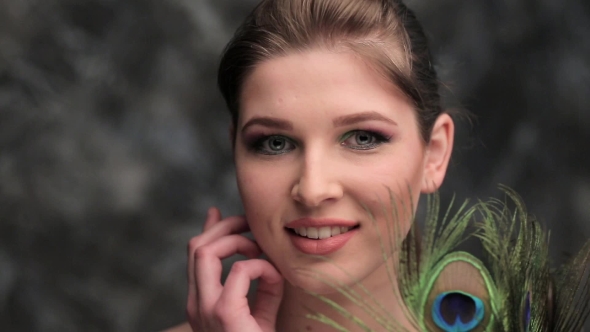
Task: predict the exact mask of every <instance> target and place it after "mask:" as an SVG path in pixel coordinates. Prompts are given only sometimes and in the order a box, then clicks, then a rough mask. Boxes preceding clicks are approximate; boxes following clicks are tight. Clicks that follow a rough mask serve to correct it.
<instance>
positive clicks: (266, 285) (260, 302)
mask: <svg viewBox="0 0 590 332" xmlns="http://www.w3.org/2000/svg"><path fill="white" fill-rule="evenodd" d="M283 288H284V280H283V277H282V276H281V275H280V274H279V273H278V271H277V272H276V274H275V275H273V276H272V278H268V279H264V278H261V279H259V281H258V288H257V290H256V302H255V303H254V310H253V311H252V316H253V317H254V319H255V320H256V322H257V323H258V325H259V326H260V327H261V329H262V330H263V331H274V330H275V326H276V321H277V313H278V311H279V307H280V305H281V301H282V299H283Z"/></svg>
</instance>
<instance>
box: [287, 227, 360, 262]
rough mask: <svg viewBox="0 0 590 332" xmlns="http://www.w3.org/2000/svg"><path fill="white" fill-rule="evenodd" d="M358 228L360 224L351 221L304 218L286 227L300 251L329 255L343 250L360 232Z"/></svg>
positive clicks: (292, 241) (294, 244)
mask: <svg viewBox="0 0 590 332" xmlns="http://www.w3.org/2000/svg"><path fill="white" fill-rule="evenodd" d="M357 226H358V223H356V222H354V221H350V220H343V219H325V218H324V219H312V218H302V219H297V220H294V221H291V222H289V223H287V224H286V226H285V227H286V228H287V232H288V234H289V238H290V240H291V243H292V244H293V246H294V247H295V248H296V249H298V250H299V251H301V252H303V253H305V254H309V255H328V254H331V253H333V252H335V251H337V250H339V249H341V248H342V247H343V246H344V245H345V244H346V243H347V242H348V241H349V240H350V239H351V238H352V237H353V236H354V235H355V234H356V233H357V232H358V227H357ZM336 229H338V231H336Z"/></svg>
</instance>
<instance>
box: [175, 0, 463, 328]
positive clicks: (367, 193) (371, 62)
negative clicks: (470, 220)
mask: <svg viewBox="0 0 590 332" xmlns="http://www.w3.org/2000/svg"><path fill="white" fill-rule="evenodd" d="M432 62H433V61H432V59H431V55H430V52H429V50H428V46H427V41H426V38H425V36H424V33H423V32H422V28H421V26H420V24H419V23H418V21H417V20H416V18H415V16H414V14H413V13H412V12H411V11H410V10H409V9H407V8H406V6H405V5H404V4H403V3H401V1H399V0H264V1H262V3H261V4H260V5H259V6H258V7H256V9H255V10H254V12H253V13H252V14H251V15H250V16H249V17H248V18H247V19H246V21H245V22H244V23H243V24H242V26H241V27H240V28H239V29H238V31H237V33H236V35H235V36H234V38H233V39H232V41H231V42H230V43H229V45H228V46H227V48H226V50H225V52H224V54H223V57H222V60H221V64H220V69H219V86H220V89H221V92H222V94H223V96H224V98H225V100H226V102H227V105H228V107H229V110H230V112H231V114H232V125H231V128H230V134H231V135H230V136H231V140H232V142H233V149H234V160H235V165H236V170H237V183H238V187H239V191H240V195H241V198H242V201H243V205H244V210H245V216H244V217H229V218H222V217H221V214H220V212H219V211H218V210H217V209H215V208H211V209H210V210H209V212H208V216H207V221H206V222H205V226H204V231H203V233H202V234H201V235H199V236H197V237H195V238H193V239H192V240H191V241H190V244H189V252H188V257H189V259H188V279H189V294H188V303H187V314H188V318H189V322H188V324H185V325H183V326H180V327H178V330H186V331H190V330H191V329H192V331H275V330H277V331H302V330H304V331H305V330H308V331H322V330H325V329H326V327H325V325H322V324H321V323H319V322H315V321H312V320H310V319H307V318H305V315H306V314H307V313H308V312H309V310H312V311H318V312H328V311H330V309H329V308H328V306H327V305H326V304H325V303H324V302H322V301H320V300H319V299H318V298H317V297H315V296H313V295H311V294H309V293H308V292H309V291H311V292H314V293H318V294H322V295H324V296H326V297H327V298H329V299H331V300H333V301H335V302H336V303H338V304H339V305H341V306H342V307H344V308H346V309H348V310H349V311H350V312H352V313H353V314H355V315H356V316H358V317H360V318H361V319H363V320H365V321H366V322H369V324H370V322H371V319H370V317H367V314H366V313H365V312H363V311H362V310H360V309H359V308H358V307H357V306H356V305H355V304H354V303H352V302H351V301H350V300H348V299H347V298H345V297H344V296H342V295H341V294H339V293H338V292H336V291H335V290H334V288H333V287H331V286H330V285H328V284H326V283H325V282H323V281H322V280H321V278H318V276H327V278H329V279H330V280H334V281H336V282H339V283H344V284H348V285H351V286H353V285H354V281H356V280H360V281H361V282H362V284H363V285H364V286H365V287H366V288H367V289H368V290H369V291H371V292H372V293H373V294H375V296H376V298H377V300H378V301H379V302H381V303H382V304H383V306H384V307H386V308H388V309H389V310H390V311H391V313H392V315H393V316H394V317H395V319H396V320H398V322H400V324H402V325H404V326H407V327H409V326H410V325H409V324H408V323H407V320H406V318H405V316H404V315H403V308H401V307H400V305H399V302H398V300H397V299H396V297H395V296H393V293H392V290H391V285H390V283H389V279H388V276H387V271H386V268H385V265H384V261H383V257H382V256H381V248H380V246H379V245H378V243H379V234H380V233H381V234H383V233H384V232H386V231H387V229H388V228H387V225H386V223H387V220H386V216H385V214H384V213H380V212H379V211H382V209H381V206H380V204H381V203H382V202H387V201H389V192H388V190H389V189H390V190H392V191H393V193H394V195H395V197H396V200H397V202H398V203H397V204H398V206H389V207H388V210H397V211H400V213H399V218H398V224H397V225H395V229H396V230H397V231H398V233H401V234H402V235H403V234H404V232H407V230H408V227H409V224H410V220H411V219H410V216H411V214H412V212H413V211H414V210H415V208H416V204H417V202H418V199H419V195H420V193H431V192H433V191H435V190H436V189H437V188H439V186H440V185H441V183H442V182H443V179H444V177H445V172H446V169H447V165H448V162H449V158H450V155H451V150H452V146H453V134H454V125H453V121H452V119H451V117H450V116H449V115H448V114H446V113H445V112H444V111H443V109H442V108H441V105H440V98H439V94H438V81H437V75H436V72H435V70H434V68H433V66H432ZM408 206H411V208H412V210H411V211H410V210H406V209H404V208H405V207H408ZM365 207H366V208H368V209H369V210H371V211H372V212H373V213H374V214H375V218H376V221H377V223H376V227H375V226H374V225H373V223H372V221H371V219H370V218H369V215H368V214H367V213H366V210H365ZM404 211H406V212H405V213H403V212H404ZM248 230H250V231H251V232H252V233H253V235H254V238H255V239H256V241H251V240H249V239H247V238H246V237H244V236H242V235H240V234H241V233H243V232H246V231H248ZM397 235H399V234H397ZM262 253H264V254H265V255H266V256H267V257H268V260H263V259H260V258H258V257H259V256H260V255H261V254H262ZM234 254H242V255H245V256H247V257H249V258H250V259H248V260H246V261H241V262H238V263H235V264H234V265H233V267H232V269H231V271H230V273H229V275H228V277H227V280H226V282H225V284H224V285H222V284H221V283H220V281H219V280H220V277H221V272H222V264H221V259H223V258H226V257H228V256H231V255H234ZM318 255H320V256H324V257H325V258H327V259H328V260H329V261H327V260H321V259H318V258H317V256H318ZM335 266H338V267H341V269H339V268H337V267H335ZM305 271H313V272H314V273H316V275H315V276H314V275H311V274H310V273H305ZM342 271H346V273H344V272H342ZM256 279H258V290H257V294H256V300H255V303H254V304H253V306H252V307H250V306H249V305H248V299H247V297H246V294H247V292H248V289H249V287H250V282H251V281H252V280H256ZM354 287H356V286H354ZM334 318H336V319H337V317H334ZM338 323H339V324H340V325H342V326H344V327H348V328H352V327H353V325H352V323H351V322H348V321H347V320H346V319H344V318H342V319H341V320H339V321H338ZM189 325H190V326H189ZM373 327H374V328H375V329H379V327H378V325H374V326H373Z"/></svg>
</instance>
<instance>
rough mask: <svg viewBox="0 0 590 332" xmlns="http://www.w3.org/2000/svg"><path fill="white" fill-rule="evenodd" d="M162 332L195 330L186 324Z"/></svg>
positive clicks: (190, 331) (188, 331)
mask: <svg viewBox="0 0 590 332" xmlns="http://www.w3.org/2000/svg"><path fill="white" fill-rule="evenodd" d="M162 332H193V330H192V329H191V326H190V325H189V324H188V323H184V324H180V325H176V326H173V327H171V328H169V329H166V330H163V331H162Z"/></svg>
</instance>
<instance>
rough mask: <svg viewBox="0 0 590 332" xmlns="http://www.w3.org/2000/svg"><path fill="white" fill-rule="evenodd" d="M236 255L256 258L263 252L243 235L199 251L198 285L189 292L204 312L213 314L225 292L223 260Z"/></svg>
mask: <svg viewBox="0 0 590 332" xmlns="http://www.w3.org/2000/svg"><path fill="white" fill-rule="evenodd" d="M235 254H241V255H244V256H246V257H249V258H255V257H258V256H259V255H260V254H261V250H260V248H259V247H258V245H257V244H256V243H254V241H252V240H250V239H248V238H246V237H244V236H241V235H230V236H226V237H223V238H221V239H219V240H217V241H215V242H213V243H211V244H208V245H206V246H203V247H201V248H199V249H197V251H196V253H195V257H194V261H195V263H194V265H195V271H194V279H195V280H196V284H195V285H194V288H193V289H191V290H189V297H193V298H195V299H197V301H198V305H199V306H200V308H201V310H202V311H204V312H211V310H212V309H213V307H214V305H215V303H216V302H217V300H218V299H219V296H220V294H221V292H222V290H223V286H222V285H221V273H222V271H223V266H222V264H221V260H222V259H224V258H227V257H230V256H233V255H235Z"/></svg>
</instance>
